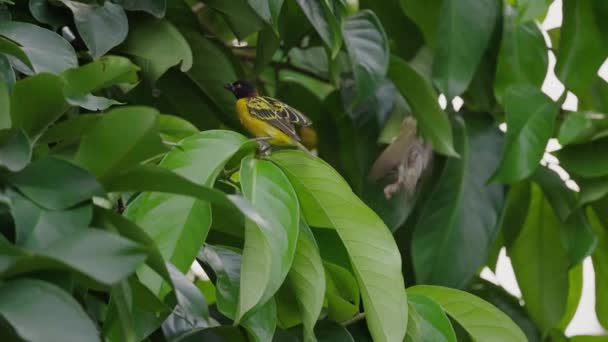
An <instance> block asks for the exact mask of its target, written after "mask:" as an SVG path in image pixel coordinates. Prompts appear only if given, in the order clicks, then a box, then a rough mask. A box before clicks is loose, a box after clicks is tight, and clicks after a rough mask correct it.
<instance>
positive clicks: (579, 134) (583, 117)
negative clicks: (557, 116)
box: [557, 111, 608, 146]
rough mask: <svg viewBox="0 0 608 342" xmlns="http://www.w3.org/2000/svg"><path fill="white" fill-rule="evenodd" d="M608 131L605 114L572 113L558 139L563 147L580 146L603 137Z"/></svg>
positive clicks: (563, 125)
mask: <svg viewBox="0 0 608 342" xmlns="http://www.w3.org/2000/svg"><path fill="white" fill-rule="evenodd" d="M598 131H599V132H598ZM607 131H608V117H607V116H606V115H605V114H600V113H594V112H586V111H585V112H572V113H568V115H567V116H566V119H565V120H564V121H563V122H562V124H561V126H560V128H559V134H558V136H557V139H558V140H559V143H560V144H561V145H562V146H565V145H569V144H580V143H585V142H588V141H590V140H595V139H597V138H598V136H599V137H602V136H603V135H605V134H606V132H607Z"/></svg>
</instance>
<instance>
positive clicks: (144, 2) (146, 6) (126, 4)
mask: <svg viewBox="0 0 608 342" xmlns="http://www.w3.org/2000/svg"><path fill="white" fill-rule="evenodd" d="M115 2H116V3H118V4H120V6H122V8H124V9H125V10H127V11H144V12H148V13H150V14H152V15H153V16H155V17H157V18H162V17H164V16H165V11H166V9H167V0H117V1H115Z"/></svg>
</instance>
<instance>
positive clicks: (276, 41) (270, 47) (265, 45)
mask: <svg viewBox="0 0 608 342" xmlns="http://www.w3.org/2000/svg"><path fill="white" fill-rule="evenodd" d="M280 45H281V40H280V38H279V37H277V36H276V33H275V32H274V31H273V30H272V27H270V26H264V28H263V29H262V30H261V31H260V33H259V34H258V41H257V46H256V53H255V57H256V58H255V71H256V73H260V72H262V70H264V68H265V67H266V66H267V64H268V63H270V62H271V61H272V57H273V56H274V54H275V52H277V50H278V49H279V46H280Z"/></svg>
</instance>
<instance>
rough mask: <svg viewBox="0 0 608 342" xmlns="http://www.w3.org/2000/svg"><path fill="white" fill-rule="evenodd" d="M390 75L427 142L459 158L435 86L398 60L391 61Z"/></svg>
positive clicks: (436, 148) (395, 58) (442, 152)
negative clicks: (410, 108)
mask: <svg viewBox="0 0 608 342" xmlns="http://www.w3.org/2000/svg"><path fill="white" fill-rule="evenodd" d="M388 74H389V77H390V79H391V80H392V81H393V82H394V83H395V86H396V87H397V90H399V92H400V93H401V95H403V97H405V98H406V99H407V101H408V103H409V105H410V106H411V107H412V112H413V114H414V116H415V117H416V119H417V120H418V125H419V128H420V131H421V134H422V136H423V137H424V139H425V140H428V141H429V142H430V143H431V144H432V145H433V149H434V150H436V151H437V152H439V153H441V154H444V155H447V156H457V155H458V154H457V153H456V151H454V147H453V143H452V127H451V126H450V122H449V120H448V117H447V114H446V113H445V112H443V111H442V110H441V107H439V103H438V102H437V94H436V93H435V90H434V89H433V87H432V86H431V85H430V84H429V83H428V82H427V81H425V79H424V78H423V77H422V76H421V75H420V74H418V73H417V72H416V71H415V70H414V69H412V67H411V66H409V65H408V64H407V63H406V62H405V61H403V60H401V59H399V58H398V57H394V56H393V57H392V58H391V61H390V68H389V72H388Z"/></svg>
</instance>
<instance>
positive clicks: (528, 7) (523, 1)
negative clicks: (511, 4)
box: [517, 0, 552, 23]
mask: <svg viewBox="0 0 608 342" xmlns="http://www.w3.org/2000/svg"><path fill="white" fill-rule="evenodd" d="M551 3H552V0H518V1H517V9H518V15H517V20H518V22H519V23H525V22H527V21H533V20H534V19H539V18H541V17H544V16H545V15H546V14H547V10H548V9H549V5H551Z"/></svg>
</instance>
